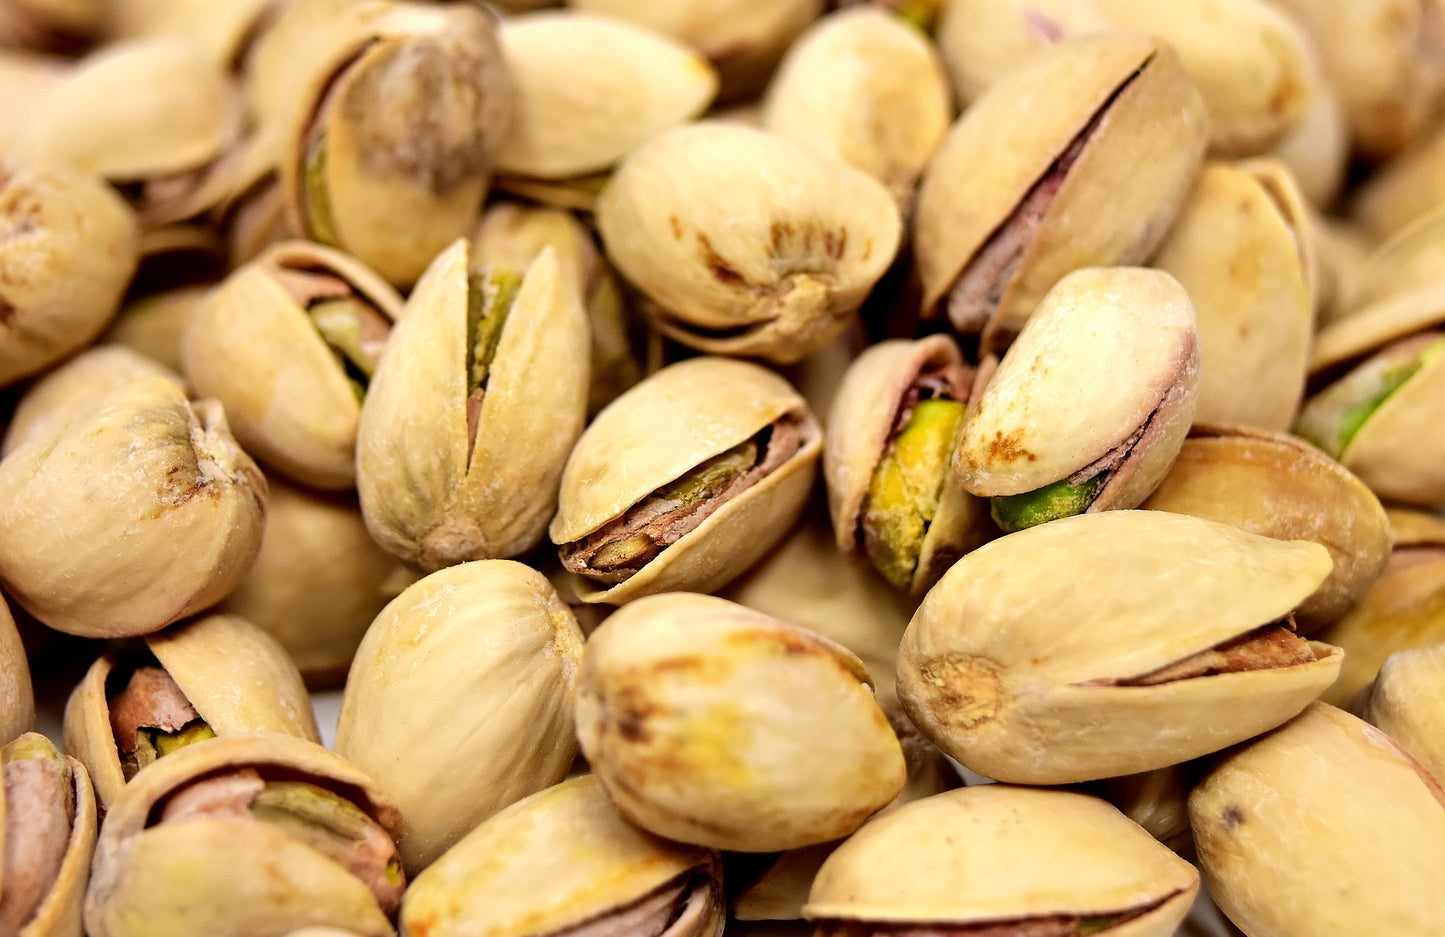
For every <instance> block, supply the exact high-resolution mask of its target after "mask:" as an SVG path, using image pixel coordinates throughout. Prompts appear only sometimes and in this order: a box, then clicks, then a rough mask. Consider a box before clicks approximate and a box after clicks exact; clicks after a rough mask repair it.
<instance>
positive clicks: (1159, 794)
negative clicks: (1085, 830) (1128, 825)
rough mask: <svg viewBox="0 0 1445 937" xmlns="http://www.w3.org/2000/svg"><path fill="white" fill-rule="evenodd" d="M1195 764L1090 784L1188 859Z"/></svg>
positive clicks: (1166, 844)
mask: <svg viewBox="0 0 1445 937" xmlns="http://www.w3.org/2000/svg"><path fill="white" fill-rule="evenodd" d="M1198 764H1199V762H1189V763H1187V764H1182V765H1170V766H1169V767H1167V768H1155V769H1154V770H1153V771H1144V772H1141V773H1139V774H1126V775H1124V776H1123V777H1118V778H1105V779H1104V780H1102V781H1100V782H1098V783H1097V784H1095V785H1090V787H1092V788H1095V789H1096V790H1094V791H1092V792H1093V793H1097V794H1098V796H1100V797H1102V798H1104V799H1105V800H1107V801H1108V802H1109V803H1111V804H1113V805H1114V806H1115V807H1117V808H1118V810H1119V812H1120V813H1122V814H1124V816H1126V817H1128V818H1129V819H1130V820H1133V821H1134V822H1135V823H1137V824H1139V825H1140V826H1142V827H1143V828H1144V829H1145V830H1146V831H1147V832H1148V833H1149V835H1150V836H1152V837H1154V838H1155V839H1157V840H1158V841H1159V842H1161V843H1163V844H1164V845H1165V846H1168V847H1169V849H1170V850H1171V851H1172V852H1173V853H1174V854H1175V855H1177V856H1179V857H1181V858H1184V859H1191V858H1193V856H1194V835H1193V833H1192V832H1191V831H1190V829H1189V788H1190V787H1192V786H1193V782H1194V775H1195V773H1196V772H1197V771H1198V770H1199V768H1198V767H1197V766H1198Z"/></svg>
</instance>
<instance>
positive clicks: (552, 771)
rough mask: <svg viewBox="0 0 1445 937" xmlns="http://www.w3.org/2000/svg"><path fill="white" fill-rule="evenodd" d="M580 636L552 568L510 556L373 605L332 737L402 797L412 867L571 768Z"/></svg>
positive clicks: (435, 577) (405, 848)
mask: <svg viewBox="0 0 1445 937" xmlns="http://www.w3.org/2000/svg"><path fill="white" fill-rule="evenodd" d="M582 641H583V638H582V631H581V629H580V628H578V626H577V620H576V619H575V618H574V617H573V616H572V613H571V612H570V611H568V610H567V606H566V605H564V604H562V601H561V599H559V598H558V597H557V594H556V592H555V591H553V589H552V586H551V585H550V584H549V583H548V582H547V580H546V578H545V577H544V576H543V575H542V574H541V573H539V572H537V571H536V570H533V569H531V568H529V567H526V566H523V565H522V564H520V563H514V562H511V561H509V560H482V561H480V562H475V563H464V564H462V565H460V566H453V567H451V568H449V569H444V570H441V571H439V572H435V573H432V574H431V575H430V576H427V577H426V578H424V579H422V580H421V581H420V582H417V583H416V584H415V585H413V586H411V587H410V588H408V589H407V590H406V591H405V592H403V593H402V594H401V595H400V596H398V597H397V598H396V599H395V601H393V602H391V603H390V604H389V605H387V607H386V608H385V609H383V610H382V612H381V614H380V615H378V616H377V619H376V621H375V622H373V623H372V626H371V628H370V629H369V630H368V631H367V632H366V637H365V638H364V639H363V640H362V642H361V647H360V648H358V650H357V653H356V660H355V662H354V663H353V664H352V667H351V673H350V675H349V676H348V677H347V678H346V692H345V694H344V695H343V696H342V698H341V715H340V717H339V720H338V723H337V728H336V751H337V752H338V753H340V754H341V755H342V756H343V757H346V758H349V759H351V760H352V761H353V762H354V763H355V764H356V765H357V766H359V767H360V768H361V769H362V770H364V771H366V772H367V773H368V774H370V775H371V777H372V778H373V779H374V780H375V781H376V784H377V786H378V787H380V788H381V789H382V790H383V791H385V792H386V793H387V794H388V795H389V796H390V797H391V798H392V799H393V800H394V801H396V804H397V806H398V807H400V808H401V811H402V813H403V815H404V816H405V817H406V823H407V829H406V834H405V835H404V836H403V837H402V838H401V840H400V842H399V845H400V848H401V855H402V859H403V860H404V861H405V863H406V866H407V869H408V870H409V871H419V870H421V869H423V868H426V867H427V866H428V865H430V864H431V863H432V862H433V861H434V860H435V859H436V858H437V857H438V856H440V855H441V854H442V853H443V852H444V851H445V850H446V849H447V848H448V847H450V846H451V845H452V844H453V843H455V842H456V841H457V840H459V839H461V838H462V837H463V836H464V835H466V834H467V833H468V832H469V831H470V830H471V829H472V828H473V827H475V826H476V825H477V824H478V823H481V822H482V821H483V820H485V819H486V818H487V817H489V816H491V815H492V814H494V813H496V812H497V811H498V810H501V809H502V808H504V807H506V806H507V805H509V804H512V803H515V802H516V801H518V800H521V799H522V798H523V797H526V796H528V795H529V794H533V793H535V792H536V791H539V790H541V789H543V788H545V787H548V786H550V785H552V784H556V783H557V782H558V781H560V780H562V778H564V777H566V775H567V770H568V768H570V767H571V765H572V761H573V759H574V758H575V757H576V754H577V742H576V738H575V734H574V730H573V723H572V705H573V699H574V693H575V690H574V681H575V680H576V679H577V667H578V665H579V664H580V663H581V659H582Z"/></svg>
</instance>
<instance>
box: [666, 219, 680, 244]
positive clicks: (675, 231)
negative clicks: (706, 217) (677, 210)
mask: <svg viewBox="0 0 1445 937" xmlns="http://www.w3.org/2000/svg"><path fill="white" fill-rule="evenodd" d="M667 224H668V226H669V227H671V228H672V236H673V237H675V238H677V239H678V240H679V241H681V240H682V222H681V221H678V220H677V216H676V215H668V216H667Z"/></svg>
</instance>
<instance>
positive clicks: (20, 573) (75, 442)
mask: <svg viewBox="0 0 1445 937" xmlns="http://www.w3.org/2000/svg"><path fill="white" fill-rule="evenodd" d="M0 492H3V496H0V580H3V582H4V584H5V586H6V589H7V591H8V594H9V595H11V596H12V597H13V598H14V599H15V600H16V601H17V602H19V603H20V604H21V605H23V606H24V607H25V609H26V610H27V611H29V612H30V613H31V614H33V615H34V616H35V617H37V618H39V619H40V620H41V621H43V622H45V623H46V624H48V625H50V626H51V627H52V628H55V629H57V630H60V631H66V632H69V633H72V634H80V635H84V636H89V637H101V636H110V637H121V636H127V635H136V634H145V633H148V632H152V631H156V630H159V629H160V628H163V627H165V626H166V625H168V624H170V623H171V622H173V621H178V620H179V619H181V618H184V617H185V616H187V615H189V614H191V613H193V612H195V611H197V610H199V609H202V608H205V607H206V606H208V605H211V604H213V603H214V602H216V601H217V600H219V599H220V598H221V597H222V596H223V595H225V594H226V593H227V592H229V591H230V590H231V589H232V587H234V586H235V585H236V583H237V582H238V581H240V578H241V576H242V575H244V574H245V571H246V568H247V567H248V566H249V565H250V563H251V560H252V559H253V558H254V557H255V555H256V551H257V550H258V549H259V548H260V542H261V529H262V525H263V521H264V514H265V494H266V483H265V479H264V478H262V476H261V473H260V471H259V470H258V469H257V468H256V465H255V463H254V462H252V461H251V459H250V457H249V456H247V455H246V454H245V453H244V452H242V451H241V450H240V449H239V448H238V447H237V446H236V443H235V440H233V439H232V438H231V434H230V432H229V430H228V429H227V427H226V421H225V417H224V415H223V414H222V413H221V411H220V406H219V405H218V404H217V403H216V402H215V401H213V400H211V401H205V400H203V401H199V402H198V403H196V404H195V405H194V407H192V405H191V404H189V403H187V402H186V399H185V395H184V394H183V393H182V392H181V390H180V388H179V387H177V386H176V385H175V384H174V383H173V382H171V381H169V380H167V379H165V378H160V377H147V378H141V379H139V380H135V381H132V382H131V383H129V384H127V385H126V386H125V387H123V388H121V389H119V390H117V391H115V392H114V393H112V394H111V395H110V396H109V397H108V398H107V399H106V401H105V403H103V404H101V405H100V406H98V407H96V408H94V409H92V410H89V411H87V413H86V414H85V415H84V416H81V417H77V418H76V419H74V420H71V421H70V422H68V423H67V424H66V425H65V427H64V429H62V430H61V431H59V432H57V433H55V434H54V435H53V436H49V437H46V438H43V439H32V440H30V441H29V442H27V443H26V444H24V445H22V446H20V447H18V448H17V449H15V451H13V452H12V453H10V454H9V455H8V456H6V457H5V459H4V460H3V461H0ZM75 504H90V505H93V506H94V507H93V508H92V509H91V510H89V511H86V512H83V513H82V514H80V515H77V514H75V513H74V511H73V510H72V506H73V505H75ZM82 522H83V523H82Z"/></svg>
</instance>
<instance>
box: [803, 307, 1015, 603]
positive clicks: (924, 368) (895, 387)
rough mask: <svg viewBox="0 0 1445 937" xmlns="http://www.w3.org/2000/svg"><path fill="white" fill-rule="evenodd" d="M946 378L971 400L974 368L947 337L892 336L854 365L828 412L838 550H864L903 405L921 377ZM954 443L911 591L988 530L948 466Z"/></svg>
mask: <svg viewBox="0 0 1445 937" xmlns="http://www.w3.org/2000/svg"><path fill="white" fill-rule="evenodd" d="M925 377H926V378H930V379H932V380H935V381H940V380H941V381H943V382H945V383H946V384H947V385H948V389H949V392H950V394H951V399H953V400H955V401H957V402H958V403H959V404H960V406H961V405H963V404H965V403H966V402H967V400H968V393H969V382H970V381H971V379H972V371H971V369H969V368H967V367H966V366H965V365H964V363H963V356H962V355H961V354H960V353H959V350H958V345H957V343H955V342H954V341H953V339H951V338H948V337H946V336H943V335H930V336H928V337H926V338H922V339H919V340H917V341H908V340H904V339H891V340H888V341H884V342H879V343H878V344H876V345H873V346H871V347H869V348H868V349H867V350H865V351H864V352H863V353H862V354H861V355H859V356H858V357H857V358H856V359H854V361H853V362H852V363H851V364H850V365H848V369H847V371H846V372H845V373H844V375H843V380H842V383H841V384H840V385H839V388H838V393H837V396H836V398H835V399H834V401H833V407H832V409H831V410H830V411H829V413H828V422H827V426H828V431H827V433H826V435H825V441H824V449H823V478H824V480H825V481H826V482H827V484H828V511H829V514H830V516H831V518H832V521H833V530H834V534H835V538H836V540H837V546H838V549H839V550H841V551H842V552H843V553H845V554H857V553H859V552H861V550H862V542H863V531H862V527H861V525H862V523H863V515H864V510H865V505H866V503H867V501H868V493H869V486H870V484H871V481H872V479H873V475H874V473H875V472H876V471H877V468H878V465H879V463H880V462H881V461H882V459H883V458H884V456H885V455H886V454H887V452H888V450H889V446H890V444H891V437H892V435H893V434H894V431H895V428H896V424H897V423H898V421H899V411H900V409H901V408H902V407H903V406H904V405H905V403H906V402H907V401H908V397H909V394H910V391H911V389H912V388H913V386H914V385H915V383H916V382H917V381H918V380H919V379H920V378H925ZM951 464H952V447H950V450H949V457H948V460H947V462H945V464H944V466H943V476H942V478H941V479H940V481H939V500H938V508H937V513H936V514H935V515H934V516H933V518H932V519H931V521H930V522H929V524H928V529H927V532H926V533H925V534H924V535H923V539H922V543H921V546H920V550H919V556H918V562H917V565H916V566H915V568H914V570H913V579H912V582H911V583H910V584H909V591H911V592H913V593H914V594H921V593H922V592H924V591H925V590H927V589H928V587H929V586H931V585H933V583H934V582H936V581H937V580H938V577H939V576H941V575H943V572H944V570H945V569H947V568H948V566H949V565H950V564H951V563H952V562H953V560H955V559H957V558H958V557H960V556H962V555H963V554H964V553H967V552H968V551H969V550H970V549H972V548H974V547H976V546H978V545H979V544H980V543H982V542H983V540H984V539H986V538H987V536H988V531H989V529H990V528H989V527H988V525H987V522H986V521H985V520H984V518H985V516H986V515H987V509H986V505H981V504H980V503H979V502H978V501H977V500H976V499H975V498H974V497H973V496H972V495H970V494H968V493H967V492H965V491H963V490H962V488H961V487H960V485H959V482H960V476H959V474H958V473H957V472H954V471H952V470H951V469H950V466H951Z"/></svg>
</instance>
